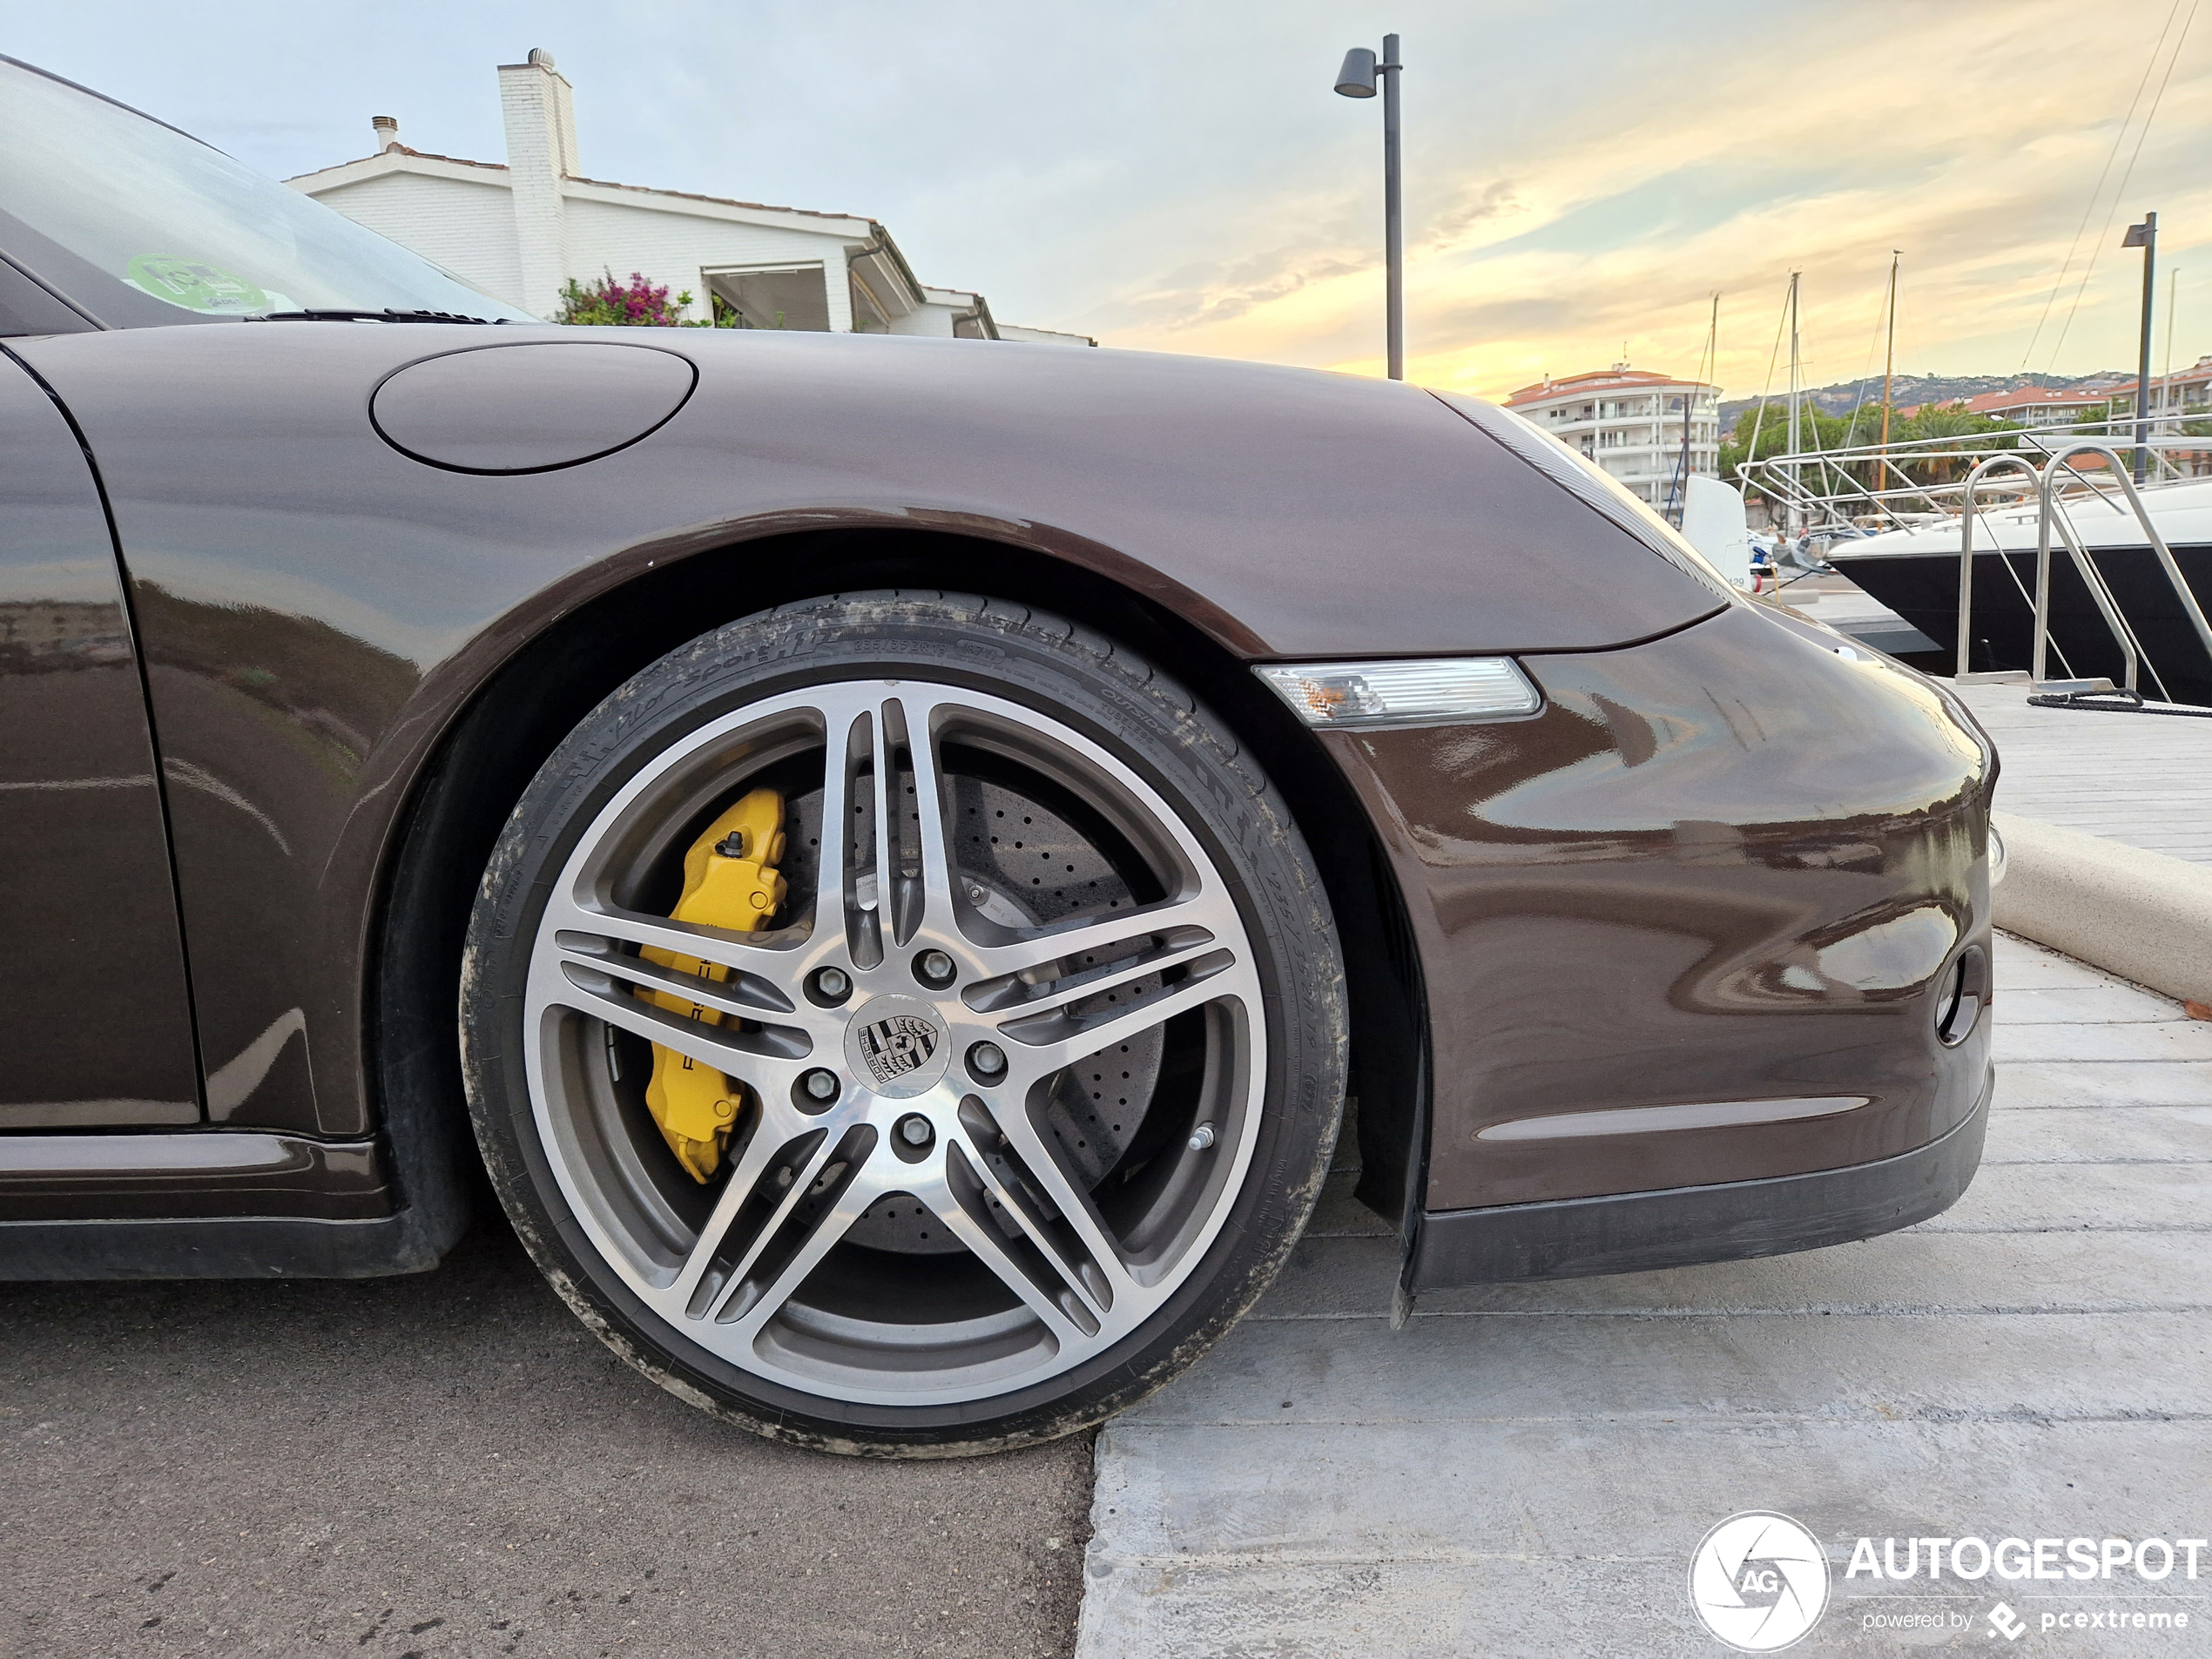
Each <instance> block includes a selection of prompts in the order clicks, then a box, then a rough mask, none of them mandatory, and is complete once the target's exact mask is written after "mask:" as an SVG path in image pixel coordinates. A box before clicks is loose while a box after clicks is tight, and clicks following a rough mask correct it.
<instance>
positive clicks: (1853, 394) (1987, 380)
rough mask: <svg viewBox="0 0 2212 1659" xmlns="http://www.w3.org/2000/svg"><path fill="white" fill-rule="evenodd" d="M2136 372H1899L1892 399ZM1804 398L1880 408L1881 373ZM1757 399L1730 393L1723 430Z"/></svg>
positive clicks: (1776, 403)
mask: <svg viewBox="0 0 2212 1659" xmlns="http://www.w3.org/2000/svg"><path fill="white" fill-rule="evenodd" d="M2134 378H2135V377H2134V375H2133V374H2128V373H2127V372H2126V371H2125V370H2122V369H2102V370H2100V371H2099V372H2098V373H2096V374H2074V375H2067V374H1899V375H1898V376H1897V378H1896V379H1895V380H1893V381H1891V383H1890V401H1891V402H1892V403H1893V404H1895V405H1896V406H1897V407H1898V408H1901V409H1902V408H1911V407H1912V405H1914V404H1916V403H1947V402H1950V401H1952V400H1953V399H1955V398H1968V397H1979V396H1980V395H1982V394H1983V393H1984V392H2016V391H2019V390H2020V388H2022V387H2027V386H2041V387H2047V388H2050V389H2051V390H2053V391H2067V390H2069V389H2071V388H2074V387H2077V386H2089V385H2092V384H2096V385H2103V384H2106V383H2109V382H2133V381H2134ZM1804 396H1805V400H1806V401H1808V402H1810V403H1811V404H1812V405H1813V407H1815V408H1817V409H1818V410H1819V411H1820V412H1821V413H1822V414H1823V415H1848V414H1850V413H1851V410H1852V409H1854V408H1858V407H1859V406H1860V405H1862V404H1863V405H1865V406H1866V407H1867V408H1872V409H1875V410H1877V411H1878V410H1879V409H1880V408H1881V407H1882V377H1881V376H1880V375H1878V374H1876V375H1873V376H1871V378H1869V379H1866V380H1857V381H1840V382H1839V383H1838V384H1836V385H1834V386H1817V387H1814V388H1811V389H1810V390H1808V391H1807V392H1806V393H1805V394H1804ZM1784 399H1785V394H1784V393H1783V392H1781V391H1775V392H1770V393H1769V394H1768V395H1767V404H1768V407H1769V408H1780V407H1782V406H1783V404H1784ZM1757 401H1759V400H1758V399H1757V397H1731V398H1727V399H1724V400H1723V401H1722V403H1721V429H1722V430H1723V431H1727V430H1729V429H1730V428H1732V427H1734V426H1735V424H1736V419H1737V416H1738V415H1741V414H1743V411H1744V410H1746V409H1748V408H1750V407H1751V406H1752V405H1753V404H1755V403H1757Z"/></svg>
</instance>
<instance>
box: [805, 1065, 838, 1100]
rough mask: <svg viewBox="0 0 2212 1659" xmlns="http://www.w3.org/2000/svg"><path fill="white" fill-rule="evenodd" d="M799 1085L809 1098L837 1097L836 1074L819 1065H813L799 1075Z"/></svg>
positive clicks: (832, 1098) (831, 1098)
mask: <svg viewBox="0 0 2212 1659" xmlns="http://www.w3.org/2000/svg"><path fill="white" fill-rule="evenodd" d="M799 1087H800V1088H801V1089H805V1090H806V1093H807V1096H808V1097H809V1098H811V1099H813V1100H820V1101H831V1100H835V1099H836V1098H837V1074H836V1073H835V1072H833V1071H831V1070H828V1069H826V1068H824V1067H821V1066H817V1067H815V1068H814V1069H813V1070H812V1071H810V1072H808V1073H807V1074H806V1076H804V1077H801V1078H800V1079H799Z"/></svg>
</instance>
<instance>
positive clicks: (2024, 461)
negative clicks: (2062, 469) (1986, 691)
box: [1953, 449, 2043, 680]
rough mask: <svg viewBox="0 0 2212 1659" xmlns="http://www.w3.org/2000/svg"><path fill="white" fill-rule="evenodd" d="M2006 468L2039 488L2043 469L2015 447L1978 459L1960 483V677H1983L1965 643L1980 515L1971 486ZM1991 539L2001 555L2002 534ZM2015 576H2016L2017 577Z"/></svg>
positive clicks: (2008, 567)
mask: <svg viewBox="0 0 2212 1659" xmlns="http://www.w3.org/2000/svg"><path fill="white" fill-rule="evenodd" d="M2007 468H2016V469H2019V470H2020V471H2021V472H2023V473H2026V474H2027V479H2028V485H2029V488H2031V489H2036V490H2039V491H2040V489H2041V488H2042V484H2043V475H2042V473H2041V472H2040V470H2039V469H2037V467H2036V465H2035V463H2034V462H2032V461H2030V460H2029V459H2028V458H2027V456H2026V455H2022V454H2021V453H2020V451H2019V450H2017V449H2006V450H2004V451H2001V452H2000V453H1999V454H1997V455H1991V456H1989V457H1988V458H1987V459H1986V460H1984V461H1982V462H1979V463H1977V464H1976V465H1975V467H1974V469H1973V471H1972V472H1969V473H1968V474H1967V475H1966V482H1964V483H1963V484H1962V485H1960V486H1959V525H1960V527H1961V534H1960V539H1959V657H1958V665H1957V667H1956V669H1955V670H1954V671H1953V672H1954V675H1955V677H1956V678H1959V679H1961V680H1969V679H1980V678H1985V677H1984V676H1982V675H1979V674H1975V673H1973V672H1972V671H1971V670H1972V667H1973V664H1971V663H1970V662H1969V660H1968V647H1969V645H1970V644H1971V643H1972V639H1973V629H1972V628H1971V626H1970V625H1969V624H1970V623H1971V621H1972V619H1973V614H1974V525H1975V524H1976V523H1978V522H1979V514H1977V513H1976V512H1975V511H1974V490H1975V489H1976V488H1977V487H1978V486H1979V484H1980V483H1981V481H1982V480H1983V479H1985V478H1986V477H1988V476H1989V475H1990V474H1992V473H1993V472H2000V471H2003V470H2005V469H2007ZM1992 540H1993V542H1994V543H1996V546H1997V550H1998V553H1999V556H2000V558H2001V557H2002V556H2003V553H2004V540H2003V538H2002V537H2001V536H1993V537H1992ZM2005 568H2006V572H2007V573H2008V574H2009V573H2010V572H2011V570H2012V567H2011V565H2010V564H2007V565H2006V567H2005ZM2014 579H2015V580H2018V578H2017V577H2015V578H2014ZM2023 597H2025V596H2023ZM1986 678H2011V677H2010V676H2009V675H1990V676H1987V677H1986Z"/></svg>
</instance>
